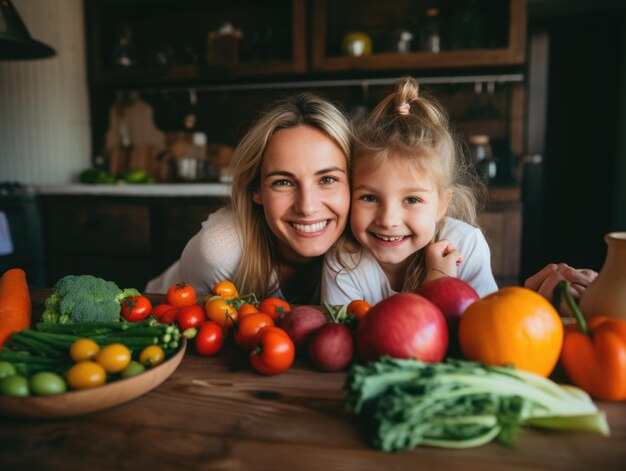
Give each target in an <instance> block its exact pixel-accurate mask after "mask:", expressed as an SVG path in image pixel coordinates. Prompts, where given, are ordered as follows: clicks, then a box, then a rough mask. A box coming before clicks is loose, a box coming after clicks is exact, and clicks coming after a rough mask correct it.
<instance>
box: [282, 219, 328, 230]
mask: <svg viewBox="0 0 626 471" xmlns="http://www.w3.org/2000/svg"><path fill="white" fill-rule="evenodd" d="M327 224H328V221H322V222H316V223H315V224H298V223H295V222H292V223H291V225H292V226H293V227H294V228H296V229H297V230H299V231H300V232H319V231H321V230H322V229H324V228H325V227H326V225H327Z"/></svg>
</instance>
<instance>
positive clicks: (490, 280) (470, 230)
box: [440, 218, 498, 298]
mask: <svg viewBox="0 0 626 471" xmlns="http://www.w3.org/2000/svg"><path fill="white" fill-rule="evenodd" d="M440 238H441V239H448V240H449V241H450V242H451V243H452V245H454V246H455V247H456V248H457V249H458V251H459V252H461V255H463V263H461V265H460V266H459V267H458V269H457V277H458V278H460V279H461V280H463V281H465V282H467V283H469V284H470V285H471V286H472V288H474V289H475V290H476V292H477V293H478V295H479V296H480V297H481V298H482V297H484V296H486V295H488V294H490V293H493V292H494V291H497V290H498V285H497V284H496V280H495V279H494V277H493V273H492V271H491V251H490V250H489V245H488V244H487V240H486V239H485V236H484V235H483V233H482V231H481V230H480V229H479V228H477V227H474V226H472V225H470V224H467V223H465V222H463V221H459V220H457V219H452V218H447V220H446V224H445V226H444V228H443V231H442V232H441V236H440Z"/></svg>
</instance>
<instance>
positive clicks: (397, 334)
mask: <svg viewBox="0 0 626 471" xmlns="http://www.w3.org/2000/svg"><path fill="white" fill-rule="evenodd" d="M357 347H358V351H359V355H360V356H361V359H362V360H364V361H374V360H377V359H378V358H380V357H381V356H383V355H389V356H392V357H395V358H411V357H412V358H417V359H418V360H422V361H425V362H431V363H436V362H439V361H441V360H443V358H444V356H445V354H446V349H447V348H448V326H447V325H446V319H445V317H444V316H443V314H442V313H441V310H440V309H439V308H438V307H437V306H435V305H434V304H433V303H431V302H430V301H429V300H428V299H426V298H424V297H423V296H419V295H417V294H414V293H400V294H395V295H393V296H390V297H388V298H387V299H384V300H382V301H381V302H380V303H378V304H376V305H375V306H374V307H372V308H371V309H370V311H369V312H368V313H367V316H365V317H364V318H363V319H362V320H361V322H360V323H359V327H358V330H357Z"/></svg>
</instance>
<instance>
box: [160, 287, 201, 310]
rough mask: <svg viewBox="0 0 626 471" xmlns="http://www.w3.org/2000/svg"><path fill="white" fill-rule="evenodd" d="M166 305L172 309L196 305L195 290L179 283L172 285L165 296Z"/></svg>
mask: <svg viewBox="0 0 626 471" xmlns="http://www.w3.org/2000/svg"><path fill="white" fill-rule="evenodd" d="M165 299H166V300H167V304H171V305H172V306H174V307H185V306H191V305H193V304H198V300H197V298H196V290H195V289H194V288H193V286H191V285H189V284H187V283H185V282H184V281H181V282H180V283H174V284H173V285H172V286H170V287H169V289H168V290H167V293H166V294H165Z"/></svg>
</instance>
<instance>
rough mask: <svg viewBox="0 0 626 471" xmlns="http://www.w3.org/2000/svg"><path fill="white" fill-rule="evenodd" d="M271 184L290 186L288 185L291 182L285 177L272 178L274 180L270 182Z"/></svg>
mask: <svg viewBox="0 0 626 471" xmlns="http://www.w3.org/2000/svg"><path fill="white" fill-rule="evenodd" d="M271 185H272V186H290V185H291V182H290V181H289V180H285V179H282V180H274V181H273V182H272V183H271Z"/></svg>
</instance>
